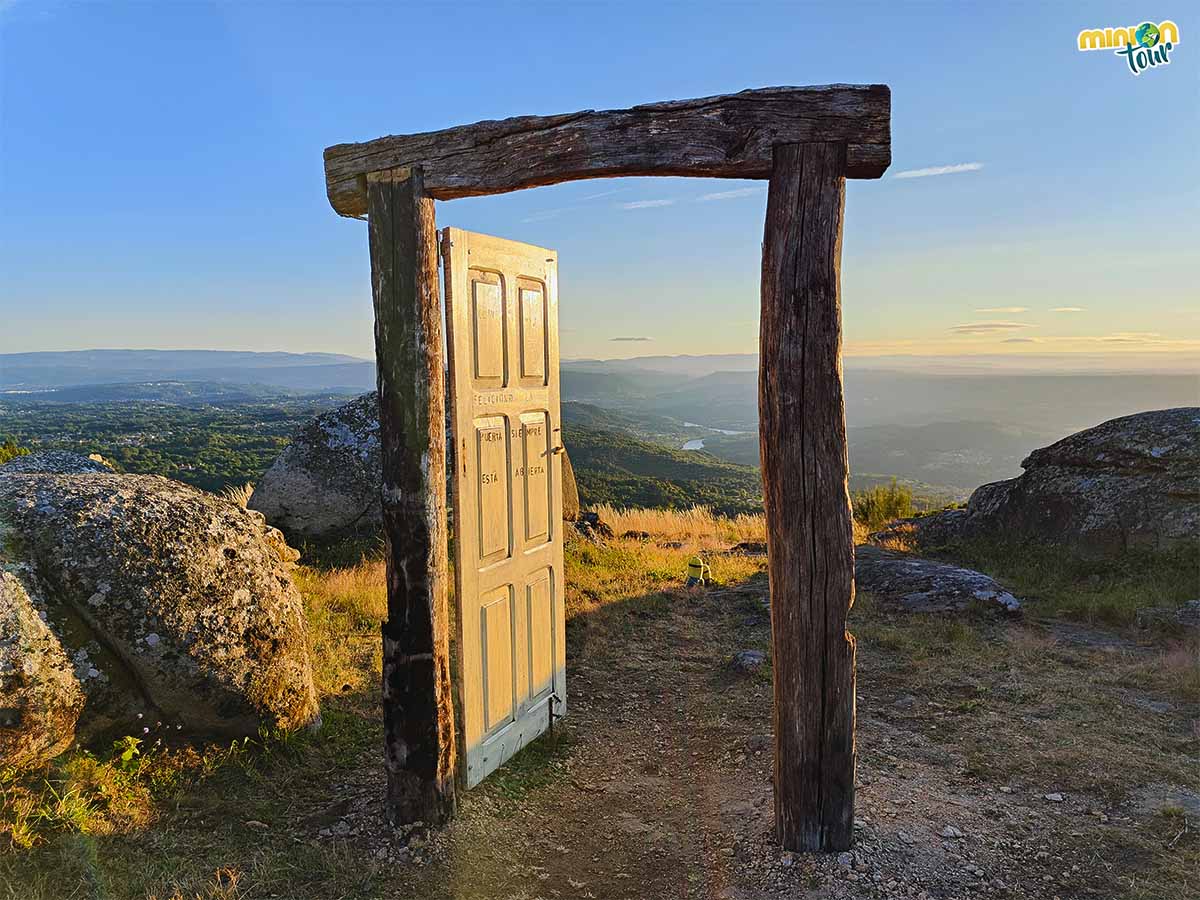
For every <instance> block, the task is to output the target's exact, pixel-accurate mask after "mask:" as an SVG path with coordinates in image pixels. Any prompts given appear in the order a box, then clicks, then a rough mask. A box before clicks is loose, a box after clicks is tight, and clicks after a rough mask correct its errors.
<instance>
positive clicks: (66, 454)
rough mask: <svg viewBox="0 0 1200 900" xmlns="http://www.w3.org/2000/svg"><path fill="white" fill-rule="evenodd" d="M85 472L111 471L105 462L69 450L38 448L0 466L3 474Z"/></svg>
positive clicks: (0, 472) (75, 473)
mask: <svg viewBox="0 0 1200 900" xmlns="http://www.w3.org/2000/svg"><path fill="white" fill-rule="evenodd" d="M85 472H101V473H108V474H111V473H112V469H111V468H109V467H108V466H107V465H106V464H105V463H103V462H101V461H100V460H98V459H94V458H93V457H90V456H83V455H82V454H79V453H72V452H70V451H69V450H39V451H37V452H36V453H29V454H26V455H25V456H18V457H15V458H14V459H10V460H9V461H8V462H6V463H5V464H4V465H3V466H0V474H4V475H82V474H84V473H85Z"/></svg>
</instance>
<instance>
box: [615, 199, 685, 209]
mask: <svg viewBox="0 0 1200 900" xmlns="http://www.w3.org/2000/svg"><path fill="white" fill-rule="evenodd" d="M674 205H675V201H674V200H634V201H633V202H631V203H618V204H617V206H618V207H619V208H620V209H653V208H654V207H657V206H674Z"/></svg>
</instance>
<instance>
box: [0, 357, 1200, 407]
mask: <svg viewBox="0 0 1200 900" xmlns="http://www.w3.org/2000/svg"><path fill="white" fill-rule="evenodd" d="M87 353H181V354H182V353H229V354H259V355H292V356H309V357H327V358H329V359H330V360H340V361H343V362H345V361H354V362H362V363H370V362H374V353H372V354H371V355H370V356H359V355H355V354H347V353H338V352H335V351H329V350H287V349H269V350H261V349H254V348H247V347H179V346H174V347H78V348H58V349H45V350H15V351H0V360H3V359H4V358H6V357H16V356H26V355H30V356H31V355H35V354H87ZM757 357H758V352H757V350H749V351H743V352H729V353H645V354H636V355H629V356H607V357H592V356H567V355H565V354H564V355H563V357H562V363H563V364H564V365H571V364H575V365H579V364H597V365H602V364H605V363H626V364H629V363H638V362H642V363H647V362H648V361H654V360H687V359H698V360H720V359H733V360H737V361H738V362H736V363H735V364H732V366H731V368H730V369H729V371H739V370H745V369H750V368H755V367H757ZM747 358H752V359H753V360H755V363H754V365H753V366H751V365H749V360H748V359H747ZM843 365H844V366H845V367H846V368H848V369H881V370H899V371H909V372H924V373H928V374H939V373H941V374H947V375H950V374H980V375H986V374H989V373H996V374H1019V373H1025V372H1027V373H1031V374H1071V373H1076V372H1077V373H1081V374H1122V373H1130V374H1164V375H1165V374H1177V375H1196V376H1197V377H1198V379H1200V358H1198V357H1197V355H1195V354H1192V353H1184V352H1173V353H1157V354H1136V353H1127V354H1123V355H1120V356H1109V355H1102V354H1092V355H1087V354H1083V353H1075V354H1060V355H1055V356H1051V355H1036V354H1023V355H1009V356H1003V355H997V354H977V355H972V356H968V355H961V354H959V355H945V356H937V355H929V354H917V353H912V354H891V355H876V356H868V355H862V356H856V355H852V354H846V355H844V357H843ZM645 367H646V368H653V365H646V366H645ZM720 370H721V367H720V366H717V367H715V368H713V369H712V371H720ZM1198 384H1200V381H1198ZM1198 399H1200V398H1198Z"/></svg>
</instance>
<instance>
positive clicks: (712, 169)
mask: <svg viewBox="0 0 1200 900" xmlns="http://www.w3.org/2000/svg"><path fill="white" fill-rule="evenodd" d="M814 142H820V143H833V144H842V145H844V146H845V154H844V155H845V168H844V171H843V174H844V175H845V177H847V178H878V177H879V176H881V175H882V174H883V172H884V171H885V170H886V169H887V167H888V165H889V164H890V162H891V91H890V89H889V88H888V86H887V85H883V84H872V85H849V84H832V85H822V86H816V87H775V88H760V89H756V90H748V91H742V92H740V93H737V94H725V95H721V96H717V97H703V98H699V99H696V100H673V101H670V102H666V103H649V104H645V105H643V106H635V107H632V108H631V109H614V110H605V111H601V112H596V111H594V110H585V111H583V112H577V113H568V114H565V115H557V116H519V117H517V118H512V119H502V120H500V121H488V122H477V123H475V124H474V125H462V126H459V127H456V128H447V129H445V130H442V131H430V132H425V133H422V134H409V135H394V136H391V137H382V138H378V139H377V140H373V141H367V142H365V143H361V144H336V145H334V146H332V147H329V148H328V149H326V151H325V184H326V190H327V192H328V194H329V202H330V203H331V204H332V205H333V208H334V209H335V210H336V211H337V212H338V213H339V214H341V215H343V216H362V215H364V214H366V212H367V178H366V176H367V174H368V173H369V172H378V171H382V170H385V169H394V168H398V167H409V166H419V167H421V169H422V170H423V172H424V176H425V191H426V194H427V196H429V197H432V198H434V199H436V200H452V199H454V198H456V197H473V196H479V195H484V194H502V193H505V192H508V191H516V190H520V189H522V188H530V187H538V186H540V185H546V184H558V183H559V182H563V181H575V180H579V179H584V178H609V177H625V176H635V175H656V176H663V175H683V176H693V177H705V178H754V179H766V178H770V177H771V168H772V162H771V154H772V150H773V148H774V147H775V146H777V145H780V144H798V143H799V144H802V143H814Z"/></svg>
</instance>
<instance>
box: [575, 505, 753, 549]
mask: <svg viewBox="0 0 1200 900" xmlns="http://www.w3.org/2000/svg"><path fill="white" fill-rule="evenodd" d="M596 512H597V513H598V514H599V516H600V521H602V522H605V523H607V524H608V526H609V527H610V528H612V530H613V533H614V534H616V535H618V536H620V535H622V534H625V533H626V532H629V531H635V532H643V531H644V532H645V533H646V534H648V535H650V537H651V538H653V539H655V540H674V541H694V542H697V543H701V544H703V543H720V544H730V543H738V542H740V541H765V540H766V539H767V525H766V520H765V519H764V518H763V516H761V515H759V516H751V515H740V516H737V517H735V518H729V517H727V516H721V515H717V514H716V513H714V512H713V511H712V510H711V509H709V508H708V507H706V506H693V507H692V508H691V509H682V510H681V509H636V508H634V509H628V508H624V507H622V508H620V509H618V508H617V507H614V506H609V505H608V504H601V505H600V506H597V507H596Z"/></svg>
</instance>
